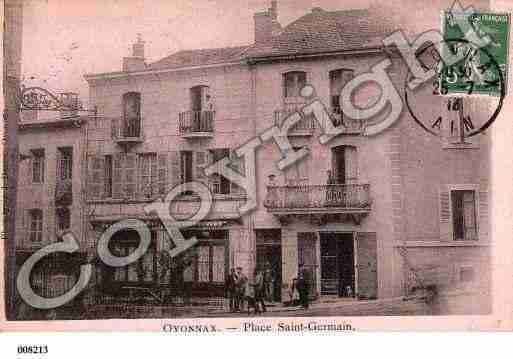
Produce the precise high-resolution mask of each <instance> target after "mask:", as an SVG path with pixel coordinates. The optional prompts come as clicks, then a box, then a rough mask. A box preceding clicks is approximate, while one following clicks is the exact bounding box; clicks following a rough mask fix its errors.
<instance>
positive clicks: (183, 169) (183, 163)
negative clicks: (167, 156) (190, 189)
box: [180, 151, 193, 183]
mask: <svg viewBox="0 0 513 359" xmlns="http://www.w3.org/2000/svg"><path fill="white" fill-rule="evenodd" d="M192 154H193V153H192V151H180V176H181V177H180V181H181V183H187V182H192V168H193V163H192Z"/></svg>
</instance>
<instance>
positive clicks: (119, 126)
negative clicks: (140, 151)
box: [111, 118, 144, 147]
mask: <svg viewBox="0 0 513 359" xmlns="http://www.w3.org/2000/svg"><path fill="white" fill-rule="evenodd" d="M141 122H142V119H132V120H125V119H122V118H118V119H112V123H111V137H112V139H113V140H114V142H116V143H117V144H118V145H120V146H123V147H130V146H133V145H136V144H139V143H141V142H143V141H144V137H143V133H142V126H141Z"/></svg>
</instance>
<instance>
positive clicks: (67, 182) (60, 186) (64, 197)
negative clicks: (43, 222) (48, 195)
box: [55, 179, 73, 206]
mask: <svg viewBox="0 0 513 359" xmlns="http://www.w3.org/2000/svg"><path fill="white" fill-rule="evenodd" d="M72 183H73V182H72V180H71V179H58V180H57V182H56V184H55V204H56V205H57V206H69V205H71V204H72V203H73V185H72Z"/></svg>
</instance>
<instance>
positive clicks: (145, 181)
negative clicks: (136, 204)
mask: <svg viewBox="0 0 513 359" xmlns="http://www.w3.org/2000/svg"><path fill="white" fill-rule="evenodd" d="M157 171H158V166H157V154H156V153H144V154H140V155H139V186H140V193H141V194H142V195H143V196H144V197H152V196H153V195H154V194H157V187H156V186H157V175H158V173H157Z"/></svg>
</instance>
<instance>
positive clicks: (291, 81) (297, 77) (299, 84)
mask: <svg viewBox="0 0 513 359" xmlns="http://www.w3.org/2000/svg"><path fill="white" fill-rule="evenodd" d="M305 85H306V72H303V71H291V72H287V73H285V74H284V75H283V96H284V97H285V98H290V97H301V95H300V93H301V89H302V88H303V87H305Z"/></svg>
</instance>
